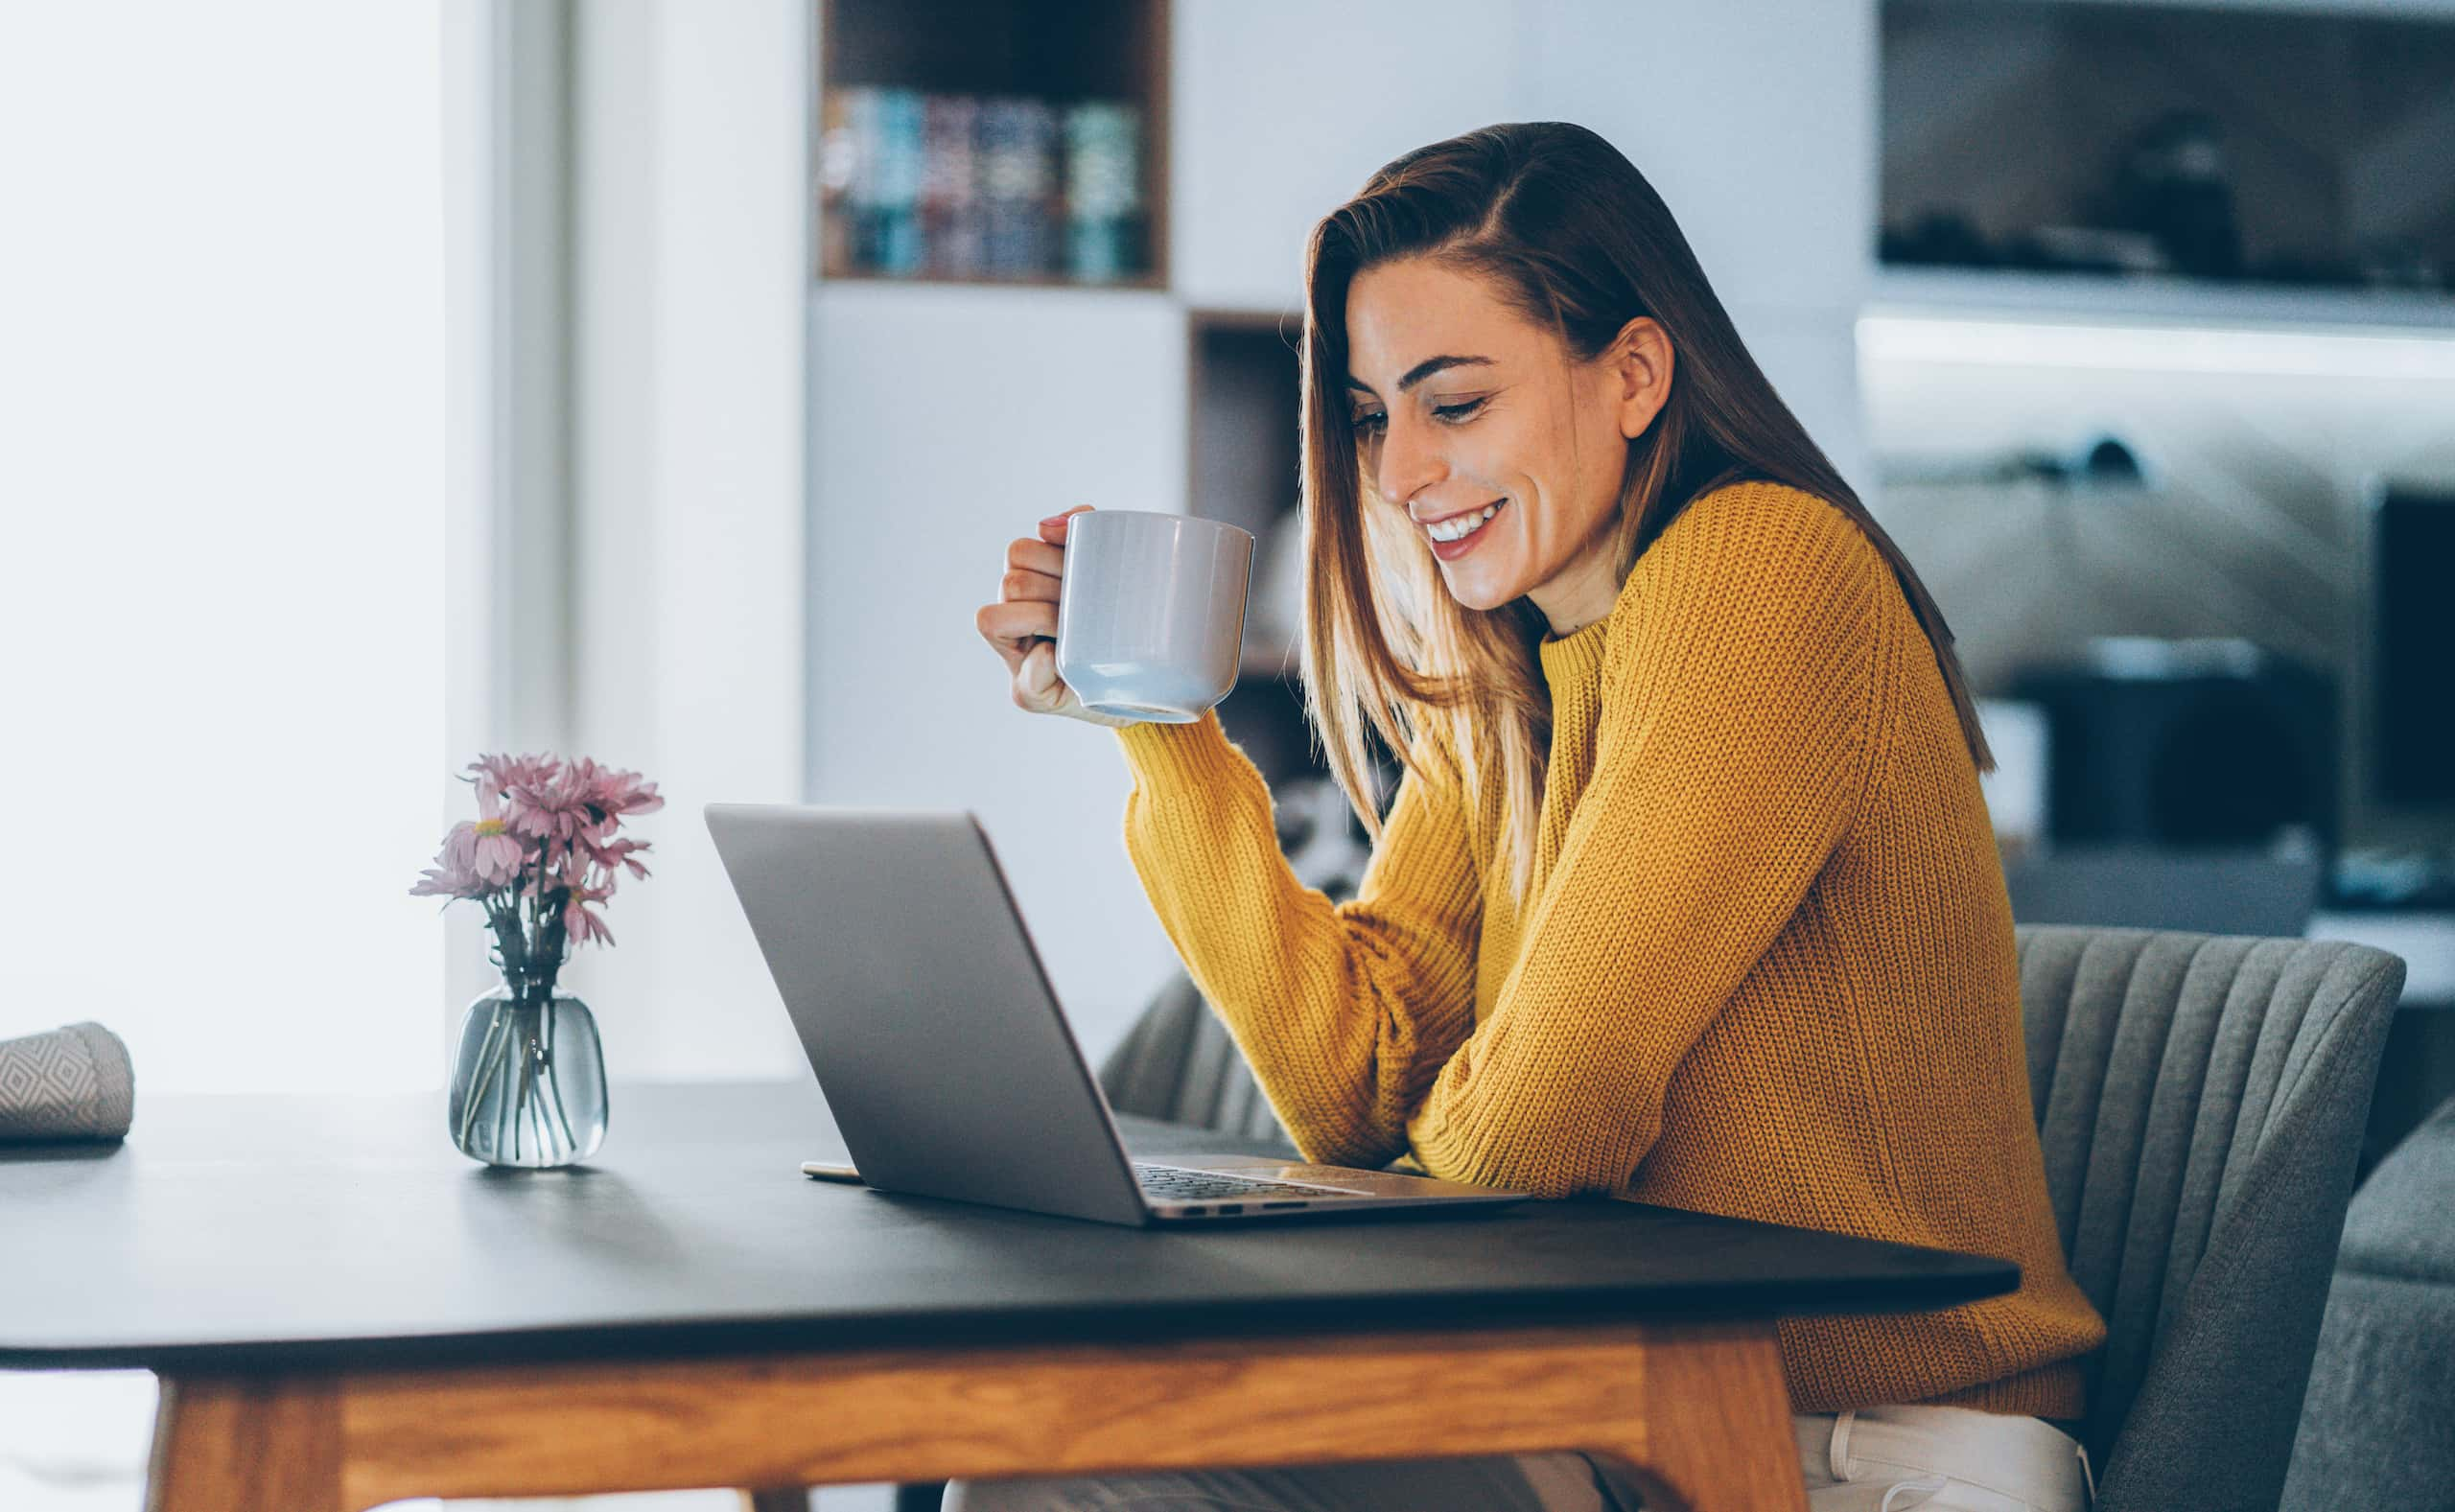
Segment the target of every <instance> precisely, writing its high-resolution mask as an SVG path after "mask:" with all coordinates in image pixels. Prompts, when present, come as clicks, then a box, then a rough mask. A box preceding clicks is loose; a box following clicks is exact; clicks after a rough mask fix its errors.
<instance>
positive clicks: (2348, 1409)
mask: <svg viewBox="0 0 2455 1512" xmlns="http://www.w3.org/2000/svg"><path fill="white" fill-rule="evenodd" d="M2284 1505H2285V1506H2286V1507H2287V1508H2289V1509H2292V1512H2324V1509H2328V1508H2334V1507H2348V1506H2357V1507H2396V1508H2398V1509H2401V1512H2455V1098H2449V1099H2448V1100H2447V1101H2446V1102H2445V1104H2444V1105H2442V1106H2441V1107H2440V1108H2439V1109H2438V1111H2437V1112H2435V1113H2433V1114H2431V1115H2430V1116H2429V1120H2428V1122H2426V1123H2424V1124H2422V1125H2421V1126H2420V1128H2416V1129H2414V1130H2413V1131H2412V1132H2411V1133H2410V1134H2408V1135H2406V1136H2405V1137H2404V1139H2403V1141H2402V1142H2401V1143H2399V1144H2398V1145H2397V1146H2396V1148H2395V1149H2394V1150H2393V1151H2389V1152H2388V1154H2387V1157H2386V1158H2385V1159H2383V1160H2381V1161H2379V1162H2378V1168H2377V1169H2376V1170H2374V1171H2373V1172H2371V1173H2370V1176H2369V1179H2368V1180H2365V1181H2364V1182H2362V1183H2361V1187H2360V1189H2359V1190H2358V1191H2356V1192H2354V1193H2353V1195H2352V1206H2351V1208H2350V1211H2349V1212H2347V1213H2346V1215H2345V1221H2344V1244H2343V1245H2342V1247H2341V1248H2339V1249H2338V1250H2337V1252H2336V1273H2335V1283H2334V1285H2333V1287H2332V1288H2330V1289H2329V1291H2328V1292H2327V1313H2326V1320H2325V1321H2324V1322H2323V1323H2322V1324H2321V1325H2320V1328H2319V1349H2318V1355H2317V1358H2316V1359H2315V1361H2313V1362H2312V1364H2311V1366H2310V1394H2309V1396H2308V1397H2307V1398H2306V1399H2304V1400H2303V1404H2302V1431H2301V1435H2300V1436H2299V1437H2298V1438H2297V1439H2296V1440H2295V1441H2294V1446H2293V1467H2292V1469H2291V1470H2290V1471H2289V1472H2288V1473H2287V1474H2286V1476H2285V1479H2284Z"/></svg>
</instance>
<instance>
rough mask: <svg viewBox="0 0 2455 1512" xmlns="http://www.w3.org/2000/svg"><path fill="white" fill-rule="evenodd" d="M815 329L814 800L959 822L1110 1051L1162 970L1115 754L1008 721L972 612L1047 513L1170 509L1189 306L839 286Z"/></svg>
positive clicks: (1087, 738)
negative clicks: (969, 816)
mask: <svg viewBox="0 0 2455 1512" xmlns="http://www.w3.org/2000/svg"><path fill="white" fill-rule="evenodd" d="M810 324H811V330H810V352H811V359H812V375H813V382H812V385H811V402H812V405H813V408H814V413H815V415H816V417H817V418H816V420H815V421H814V424H815V426H816V427H817V430H818V441H817V443H816V445H815V448H814V452H813V456H812V467H813V477H812V489H811V495H812V508H811V522H812V536H811V540H810V558H809V560H810V577H809V581H810V592H811V595H812V596H811V604H810V625H811V635H812V640H811V663H810V697H811V700H812V708H811V747H810V777H809V790H810V795H811V797H812V799H813V801H815V802H819V803H875V804H887V805H896V806H910V807H929V808H966V807H968V808H972V809H975V810H977V811H978V812H979V814H980V818H981V824H982V826H983V827H984V828H985V829H987V830H988V832H989V837H990V841H991V844H992V845H994V847H995V848H996V849H997V853H998V857H999V859H1000V861H1001V862H1002V863H1003V865H1004V866H1005V868H1006V871H1007V873H1008V875H1009V877H1010V878H1011V879H1012V882H1013V885H1014V888H1015V892H1016V895H1017V898H1018V899H1019V901H1020V905H1021V908H1022V911H1023V916H1024V919H1025V921H1026V922H1027V923H1028V924H1029V925H1030V927H1031V929H1032V933H1033V938H1034V940H1035V941H1036V942H1038V944H1039V946H1040V951H1041V954H1042V958H1043V960H1044V961H1045V963H1046V965H1047V967H1048V970H1049V974H1050V976H1051V978H1052V979H1053V980H1054V981H1055V983H1056V986H1057V992H1058V997H1059V999H1060V1001H1061V1002H1063V1003H1064V1005H1065V1007H1066V1010H1067V1012H1068V1013H1069V1014H1070V1016H1071V1017H1072V1018H1073V1020H1074V1022H1075V1025H1076V1027H1077V1030H1078V1032H1079V1033H1080V1034H1081V1035H1082V1036H1083V1038H1084V1039H1085V1041H1086V1043H1087V1045H1090V1046H1093V1047H1105V1045H1106V1044H1107V1043H1108V1042H1109V1041H1110V1040H1111V1039H1113V1038H1114V1036H1115V1035H1117V1034H1119V1033H1121V1032H1122V1031H1123V1029H1124V1026H1125V1024H1126V1023H1127V1022H1128V1021H1129V1020H1130V1018H1131V1016H1132V1014H1133V1012H1134V1010H1135V1009H1137V1008H1139V1006H1140V1005H1141V1003H1142V1002H1143V1000H1144V999H1146V998H1147V997H1148V996H1149V995H1150V993H1151V991H1152V990H1153V989H1155V988H1157V986H1158V985H1159V983H1160V982H1161V981H1163V980H1165V978H1166V977H1167V975H1168V973H1169V972H1170V971H1171V970H1172V969H1173V967H1174V964H1175V960H1176V957H1175V955H1174V953H1173V951H1172V950H1171V947H1170V946H1169V944H1168V940H1167V936H1166V935H1165V934H1164V933H1162V932H1161V930H1160V928H1159V925H1158V922H1157V919H1155V918H1153V916H1152V913H1151V908H1150V904H1149V903H1148V902H1147V901H1146V900H1145V898H1144V896H1143V894H1142V890H1141V884H1140V882H1139V881H1138V880H1137V879H1136V878H1135V877H1134V873H1133V870H1132V867H1131V865H1130V863H1129V862H1128V861H1127V859H1126V855H1125V848H1124V838H1123V836H1124V820H1125V796H1126V793H1127V791H1128V789H1129V786H1130V784H1129V783H1128V781H1127V779H1126V774H1125V764H1124V759H1123V757H1121V756H1119V755H1118V754H1117V750H1116V737H1115V736H1114V735H1113V734H1111V733H1110V732H1108V731H1106V730H1102V729H1099V728H1097V727H1095V726H1091V725H1085V724H1080V723H1077V722H1075V721H1072V720H1055V719H1047V718H1043V717H1039V716H1035V715H1031V714H1026V713H1024V712H1022V711H1021V710H1020V709H1017V708H1015V707H1014V704H1013V703H1012V701H1011V700H1010V698H1009V696H1008V693H1007V683H1006V676H1005V667H1004V663H1001V662H1000V661H999V660H998V659H997V656H996V653H995V652H994V651H993V650H991V648H990V647H989V645H988V644H987V643H986V642H985V641H983V640H981V639H980V635H979V633H978V631H977V630H975V629H974V628H973V625H972V616H973V613H974V612H975V611H976V610H977V609H978V608H979V607H980V606H981V605H982V604H984V603H987V602H989V601H990V600H992V599H994V597H995V596H996V594H997V580H998V577H999V574H1000V573H1001V572H1002V571H1003V570H1004V556H1005V549H1006V544H1007V543H1008V542H1009V541H1011V540H1013V539H1015V538H1016V537H1017V536H1024V535H1029V534H1031V533H1032V529H1033V524H1034V522H1036V521H1038V520H1040V518H1041V517H1042V516H1045V515H1053V514H1056V513H1058V512H1059V511H1061V510H1063V509H1065V508H1067V507H1069V506H1070V505H1073V504H1076V503H1088V504H1093V505H1097V506H1100V507H1104V508H1111V509H1165V510H1181V509H1182V508H1183V507H1184V503H1185V500H1184V490H1185V469H1184V458H1185V438H1184V427H1185V413H1184V397H1183V396H1184V392H1185V382H1184V361H1185V340H1184V324H1183V317H1182V314H1181V310H1180V309H1179V308H1178V306H1177V305H1176V304H1175V302H1174V301H1172V300H1170V299H1169V298H1168V297H1167V296H1166V295H1164V294H1157V293H1151V292H1127V291H1075V290H1050V289H1042V290H1035V291H1028V292H1014V291H994V290H974V289H956V288H943V287H942V288H905V289H898V288H879V287H876V286H865V285H861V284H856V283H850V282H846V283H841V284H833V285H830V286H828V287H827V288H826V289H825V290H824V291H822V293H821V296H820V297H819V298H818V299H817V300H816V301H814V304H813V312H812V315H811V322H810ZM1096 1053H1097V1051H1096V1048H1095V1049H1094V1054H1096Z"/></svg>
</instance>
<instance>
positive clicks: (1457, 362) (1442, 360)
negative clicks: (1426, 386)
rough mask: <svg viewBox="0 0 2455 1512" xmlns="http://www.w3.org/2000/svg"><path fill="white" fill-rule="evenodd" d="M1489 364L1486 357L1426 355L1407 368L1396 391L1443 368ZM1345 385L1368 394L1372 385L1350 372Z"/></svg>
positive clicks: (1405, 388)
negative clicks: (1426, 356) (1405, 374)
mask: <svg viewBox="0 0 2455 1512" xmlns="http://www.w3.org/2000/svg"><path fill="white" fill-rule="evenodd" d="M1491 365H1492V360H1491V359H1490V358H1488V357H1428V358H1425V359H1424V360H1423V361H1420V362H1417V363H1416V364H1415V366H1414V367H1412V368H1409V369H1408V370H1407V376H1406V377H1404V378H1401V379H1399V380H1398V392H1400V393H1402V394H1403V393H1405V392H1406V391H1407V390H1409V389H1411V388H1413V387H1415V385H1416V384H1420V383H1422V382H1423V381H1424V380H1425V379H1427V378H1430V377H1431V376H1432V375H1433V374H1435V373H1438V372H1440V371H1442V370H1443V369H1445V368H1452V367H1489V366H1491ZM1346 386H1347V387H1349V388H1360V389H1362V390H1364V391H1365V392H1366V393H1370V392H1372V385H1371V384H1367V383H1364V382H1362V381H1360V380H1359V379H1357V378H1356V377H1355V376H1354V375H1352V374H1349V375H1348V377H1347V381H1346Z"/></svg>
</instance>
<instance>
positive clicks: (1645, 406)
mask: <svg viewBox="0 0 2455 1512" xmlns="http://www.w3.org/2000/svg"><path fill="white" fill-rule="evenodd" d="M1610 368H1611V375H1612V378H1613V380H1614V382H1615V384H1616V386H1615V388H1614V389H1613V394H1612V397H1613V400H1614V403H1615V406H1616V407H1617V408H1618V411H1619V419H1620V434H1621V435H1623V436H1625V437H1626V438H1627V439H1628V440H1631V441H1633V440H1635V439H1636V438H1637V437H1639V436H1641V435H1643V434H1645V433H1646V428H1647V427H1648V426H1650V425H1652V424H1653V417H1654V416H1656V415H1658V414H1660V413H1662V407H1663V406H1664V405H1666V404H1669V403H1670V402H1671V374H1672V351H1671V334H1670V333H1669V332H1667V331H1665V330H1663V328H1662V322H1660V321H1658V320H1656V319H1654V318H1653V317H1652V316H1650V315H1639V316H1638V317H1637V318H1635V319H1634V320H1631V321H1629V322H1628V323H1627V324H1626V325H1624V326H1622V327H1621V328H1620V334H1619V336H1618V337H1614V338H1613V340H1612V343H1611V351H1610Z"/></svg>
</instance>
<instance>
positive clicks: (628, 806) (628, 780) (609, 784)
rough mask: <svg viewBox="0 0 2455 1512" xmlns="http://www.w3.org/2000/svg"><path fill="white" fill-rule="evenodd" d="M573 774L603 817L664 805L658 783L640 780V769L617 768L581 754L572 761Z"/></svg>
mask: <svg viewBox="0 0 2455 1512" xmlns="http://www.w3.org/2000/svg"><path fill="white" fill-rule="evenodd" d="M571 777H572V785H573V787H574V788H577V789H578V790H579V791H580V792H581V793H582V794H584V795H585V799H586V802H587V803H589V804H590V805H591V806H592V807H594V808H596V811H597V815H598V818H599V819H600V820H604V819H620V817H621V816H622V815H624V814H652V813H655V812H656V811H657V810H658V809H660V808H663V807H664V806H665V799H664V798H663V797H662V796H661V795H659V794H658V792H657V790H656V784H655V783H654V782H643V781H641V780H640V774H638V773H637V772H618V771H616V770H614V769H613V768H612V767H604V766H599V765H597V764H596V762H594V761H592V760H590V759H589V758H588V757H586V756H581V757H580V758H579V759H578V760H576V761H574V762H573V763H572V769H571Z"/></svg>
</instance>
